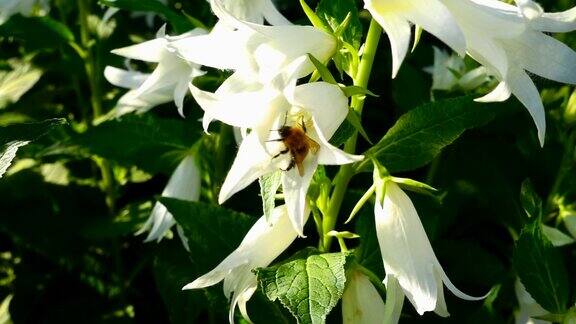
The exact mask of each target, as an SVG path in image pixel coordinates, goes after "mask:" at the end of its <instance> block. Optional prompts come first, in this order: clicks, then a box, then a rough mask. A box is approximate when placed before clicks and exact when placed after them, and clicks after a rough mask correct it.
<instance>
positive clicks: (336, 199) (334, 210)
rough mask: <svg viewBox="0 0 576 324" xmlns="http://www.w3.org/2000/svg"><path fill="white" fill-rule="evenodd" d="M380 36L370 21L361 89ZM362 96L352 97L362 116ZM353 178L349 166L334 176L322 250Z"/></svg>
mask: <svg viewBox="0 0 576 324" xmlns="http://www.w3.org/2000/svg"><path fill="white" fill-rule="evenodd" d="M380 35H382V28H381V27H380V25H378V23H377V22H376V21H375V20H374V19H372V20H371V21H370V27H369V29H368V35H367V36H366V42H365V43H364V54H363V55H362V59H361V60H360V66H359V68H358V73H357V74H356V77H355V78H354V85H355V86H358V87H362V88H367V87H368V81H369V80H370V74H371V73H372V65H373V64H374V57H375V56H376V50H377V48H378V42H379V41H380ZM364 101H365V97H364V96H354V97H352V105H351V107H352V109H353V110H354V111H355V112H356V113H358V114H359V115H361V114H362V109H363V108H364ZM357 139H358V132H355V133H354V135H352V137H350V139H349V140H348V141H347V142H346V144H345V145H344V150H345V151H346V152H348V153H354V152H355V151H356V141H357ZM353 176H354V169H353V167H352V165H351V164H346V165H343V166H341V167H340V170H339V171H338V174H337V175H336V177H335V179H334V182H335V186H334V191H333V192H332V196H331V197H330V202H329V209H328V212H327V214H326V215H324V219H323V222H322V225H323V226H322V230H323V235H322V244H321V246H322V250H323V251H328V250H330V244H331V243H332V237H331V236H328V235H327V234H328V233H329V232H330V231H332V230H333V229H334V227H335V226H336V221H337V220H338V214H339V213H340V208H341V207H342V201H343V200H344V196H345V194H346V191H347V190H348V184H349V183H350V179H352V177H353Z"/></svg>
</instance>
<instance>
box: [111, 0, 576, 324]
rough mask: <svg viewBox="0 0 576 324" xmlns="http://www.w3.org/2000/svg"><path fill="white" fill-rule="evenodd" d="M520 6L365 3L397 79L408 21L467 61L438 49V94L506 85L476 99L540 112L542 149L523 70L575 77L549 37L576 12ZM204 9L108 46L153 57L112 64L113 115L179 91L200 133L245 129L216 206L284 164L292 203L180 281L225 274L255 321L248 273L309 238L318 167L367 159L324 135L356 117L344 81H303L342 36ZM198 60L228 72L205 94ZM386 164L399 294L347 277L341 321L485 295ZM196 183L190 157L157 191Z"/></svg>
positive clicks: (265, 7)
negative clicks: (459, 275)
mask: <svg viewBox="0 0 576 324" xmlns="http://www.w3.org/2000/svg"><path fill="white" fill-rule="evenodd" d="M516 3H517V5H516V6H514V5H509V4H506V3H503V2H500V1H497V0H365V8H366V9H367V10H368V11H369V12H370V13H371V14H372V17H373V19H374V20H375V21H376V22H377V23H378V24H380V25H381V26H382V28H383V29H384V31H385V32H386V34H387V35H388V38H389V40H390V43H391V49H392V57H393V61H392V66H393V72H392V74H393V77H394V76H396V75H397V73H398V71H399V70H400V67H401V64H402V62H403V60H404V59H405V57H406V55H407V53H408V49H409V45H410V40H411V36H412V31H411V28H412V27H411V24H415V25H418V26H420V27H422V28H423V29H424V30H426V31H428V32H430V33H431V34H433V35H435V36H436V37H437V38H439V39H440V40H441V41H442V42H444V43H445V44H446V45H448V46H449V47H450V48H452V49H453V50H454V51H455V52H456V53H457V54H458V55H460V57H458V56H450V55H448V54H447V53H446V52H444V51H443V50H440V49H435V63H434V66H433V67H431V69H430V70H429V71H430V72H431V73H432V74H433V78H434V85H433V89H437V90H452V89H454V88H455V87H460V88H462V89H464V90H469V89H474V88H477V87H479V86H480V85H483V84H485V83H486V82H487V81H488V80H489V78H490V77H492V78H495V79H496V80H497V81H498V82H499V84H498V86H497V87H496V88H495V89H494V90H493V91H492V92H490V93H489V94H487V95H485V96H483V97H481V98H478V99H477V101H483V102H492V101H503V100H506V99H508V98H509V97H510V96H511V95H512V94H513V95H514V96H516V97H517V98H518V99H519V100H520V102H522V103H523V104H524V106H525V107H526V108H527V109H528V111H529V113H530V114H531V116H532V118H533V119H534V122H535V124H536V126H537V130H538V137H539V139H540V142H541V144H542V145H543V144H544V135H545V129H546V123H545V113H544V107H543V104H542V101H541V99H540V95H539V93H538V90H537V89H536V87H535V85H534V83H533V81H532V80H531V79H530V77H529V76H528V72H530V73H534V74H536V75H540V76H542V77H545V78H548V79H551V80H555V81H559V82H564V83H570V84H576V73H574V71H576V53H575V52H574V51H572V50H571V49H570V48H568V47H567V46H566V45H564V44H563V43H561V42H560V41H558V40H556V39H554V38H552V37H551V36H549V35H547V34H546V33H550V32H567V31H571V30H574V29H576V11H575V9H572V10H569V11H566V12H562V13H554V14H550V13H545V12H544V11H543V10H542V8H541V7H540V6H539V5H537V4H536V3H534V2H532V1H530V0H524V1H520V0H517V1H516ZM210 5H211V8H212V10H213V12H214V14H215V15H216V16H217V17H218V19H219V21H218V23H217V24H216V25H215V26H214V27H213V29H212V30H210V31H208V30H204V29H201V28H197V29H194V30H191V31H190V32H187V33H184V34H181V35H177V36H167V35H166V32H165V28H164V27H163V28H162V29H161V30H160V31H159V32H158V35H157V38H156V39H153V40H150V41H147V42H144V43H141V44H137V45H133V46H129V47H125V48H120V49H116V50H114V51H113V53H114V54H117V55H120V56H123V57H125V58H127V59H130V60H141V61H145V62H150V63H155V64H157V65H156V68H155V69H154V71H153V72H152V73H149V74H147V73H141V72H138V71H133V70H131V69H128V70H123V69H119V68H116V67H108V68H107V69H106V71H105V76H106V78H107V79H108V80H109V81H110V83H112V84H114V85H117V86H120V87H124V88H127V89H130V90H129V91H128V92H127V93H126V94H125V95H124V96H123V97H122V98H121V99H120V100H119V102H118V106H117V107H116V109H115V111H114V115H116V116H119V115H122V114H125V113H128V112H134V111H136V112H144V111H147V110H149V109H151V108H153V107H155V106H157V105H159V104H162V103H167V102H171V101H174V103H175V105H176V107H177V108H178V111H179V112H180V114H181V115H184V109H183V108H184V100H185V96H186V95H188V94H191V95H192V97H193V98H194V100H195V101H196V102H197V104H198V105H199V106H200V107H201V109H202V110H203V112H204V117H203V119H202V123H203V127H204V130H205V132H206V133H208V132H209V127H210V124H211V122H213V121H215V120H217V121H220V122H222V123H224V124H227V125H230V126H233V127H235V128H236V129H238V130H239V131H240V132H241V134H242V139H241V144H240V145H239V149H238V153H237V155H236V158H235V160H234V162H233V164H232V167H231V169H230V170H229V172H228V175H227V176H226V179H225V181H224V183H223V184H222V187H221V189H220V192H219V198H218V201H219V203H220V204H222V203H224V202H225V201H227V200H228V199H229V198H230V197H231V196H233V195H234V194H236V193H237V192H239V191H241V190H242V189H244V188H246V187H247V186H249V185H250V184H251V183H253V182H254V181H255V180H257V179H259V178H261V177H264V176H267V175H269V174H271V173H277V172H280V178H281V180H280V184H281V188H282V194H283V195H282V197H283V199H284V203H285V205H283V206H281V207H277V208H276V209H275V210H274V211H273V213H272V217H270V218H269V219H268V220H267V219H266V217H262V218H261V219H259V220H258V221H257V222H256V224H255V225H254V226H253V227H252V229H251V230H250V231H249V232H248V234H247V235H246V237H245V239H244V240H243V241H242V243H241V244H240V246H239V247H238V248H237V249H236V250H235V251H234V252H233V253H232V254H230V256H228V257H227V258H226V259H225V260H224V261H222V263H220V264H219V265H218V266H217V267H216V268H215V269H214V270H212V271H211V272H209V273H207V274H206V275H204V276H202V277H200V278H198V279H196V280H195V281H194V282H192V283H190V284H189V285H187V286H186V287H184V288H185V289H197V288H203V287H207V286H211V285H214V284H216V283H218V282H220V281H222V280H224V292H225V294H226V295H227V296H230V295H231V296H232V297H231V299H232V302H231V310H230V321H231V322H233V315H234V310H235V308H236V306H237V305H238V306H239V308H240V310H241V313H242V315H243V316H244V317H245V318H246V319H248V315H247V311H246V302H247V300H248V299H249V298H250V297H251V296H252V294H253V293H254V291H255V289H256V277H255V275H254V274H253V273H252V270H253V269H254V268H257V267H265V266H268V265H269V264H270V263H271V262H272V261H273V260H274V259H275V258H276V257H278V256H279V255H280V254H281V253H282V252H283V251H284V250H285V249H286V248H287V247H288V246H289V245H290V244H291V243H292V242H293V241H294V240H295V239H296V238H297V237H298V236H300V237H304V236H305V234H304V228H305V224H306V221H307V219H308V215H309V213H310V209H311V208H312V207H311V206H310V204H309V197H308V190H309V187H310V185H311V182H312V179H313V176H314V174H315V172H316V170H317V168H318V166H319V165H348V164H353V163H355V162H358V161H361V160H363V159H364V158H365V157H364V156H362V155H355V154H354V152H351V151H345V150H342V149H340V148H339V147H336V146H334V145H332V144H331V143H330V139H331V138H332V137H333V135H334V134H335V133H336V131H337V130H338V128H339V127H340V126H341V125H342V123H343V122H344V121H345V120H346V118H347V116H349V114H350V113H351V111H350V108H349V107H350V98H349V97H350V95H347V94H346V92H345V91H344V87H343V86H341V85H339V84H335V83H334V82H327V81H328V80H327V79H326V78H324V79H323V81H317V80H318V79H317V78H314V77H312V78H311V81H309V82H303V81H302V80H303V78H305V77H308V76H310V75H311V74H312V73H314V72H315V71H316V70H317V69H319V68H318V65H317V62H316V61H318V62H321V63H325V62H330V60H331V59H332V58H333V57H334V56H335V55H336V54H337V52H338V51H339V50H340V46H341V41H340V40H339V39H338V37H337V36H336V35H335V34H333V33H330V32H327V31H326V30H324V29H320V28H317V27H313V26H300V25H293V24H291V23H290V22H289V21H288V20H287V19H286V18H285V17H283V16H282V15H281V14H280V13H279V12H278V10H277V9H276V8H275V7H274V5H273V3H272V2H271V0H252V1H248V0H245V1H223V0H211V1H210ZM265 21H266V22H268V23H269V25H265V24H264V22H265ZM466 54H468V55H469V56H470V57H472V58H473V59H474V60H476V61H477V62H478V63H479V64H480V65H481V66H480V67H478V68H476V69H474V70H472V71H467V70H466V68H465V66H464V63H463V61H462V57H463V56H465V55H466ZM203 67H205V68H204V69H205V70H206V68H214V69H219V70H226V71H231V75H230V76H229V77H228V78H226V80H225V81H223V82H222V83H221V84H220V86H219V87H218V88H217V89H216V90H215V91H214V92H209V91H205V90H203V89H200V88H199V87H197V86H196V85H194V84H193V83H192V82H193V81H194V79H195V78H198V77H200V76H202V75H203V74H204V73H205V72H204V71H203ZM456 73H457V74H459V75H456ZM352 77H353V78H354V76H352ZM380 162H381V163H382V164H386V161H380ZM383 170H384V169H383V167H381V166H380V164H379V163H378V162H375V168H374V185H373V187H372V188H373V189H372V190H371V191H370V193H372V192H375V193H376V202H375V204H374V216H375V224H376V232H377V237H378V241H379V243H380V250H381V254H382V260H383V264H384V268H385V271H386V278H385V279H384V283H385V285H386V286H387V288H388V289H389V290H397V293H395V294H389V296H394V297H393V299H395V300H392V299H391V298H392V297H390V298H389V299H388V300H387V302H386V304H387V305H386V306H385V305H384V302H383V301H382V300H381V299H380V297H379V294H378V291H377V290H376V288H374V287H373V285H372V284H371V283H370V282H369V280H368V279H367V277H366V276H365V275H363V274H362V273H360V272H358V271H356V272H352V273H351V274H350V275H349V283H348V285H347V288H346V291H345V293H344V298H343V303H344V305H343V316H344V318H345V321H346V322H349V323H353V322H366V323H368V322H374V321H376V320H377V319H379V318H380V315H379V313H386V314H387V318H388V319H389V320H391V321H397V320H398V318H399V312H400V310H401V307H402V301H403V299H404V296H406V297H408V299H409V301H410V302H411V303H412V304H413V305H414V308H415V309H416V311H417V312H418V313H419V314H421V315H422V314H423V313H424V312H428V311H434V312H436V313H437V314H438V315H441V316H448V311H447V307H446V304H445V301H444V292H443V286H444V285H446V286H447V288H448V289H449V290H450V291H451V292H453V293H454V294H455V295H456V296H458V297H460V298H463V299H467V300H478V299H481V298H483V297H480V298H476V297H471V296H468V295H466V294H464V293H462V292H461V291H460V290H458V289H457V288H456V287H455V286H454V285H453V284H452V283H451V282H450V280H449V279H448V277H447V275H446V273H445V272H444V270H443V269H442V267H441V265H440V263H439V261H438V259H437V258H436V256H435V254H434V251H433V250H432V246H431V244H430V242H429V240H428V238H427V235H426V232H425V230H424V228H423V226H422V223H421V222H420V219H419V216H418V213H417V211H416V209H415V207H414V205H413V204H412V202H411V200H410V198H409V197H408V196H407V195H406V193H405V192H404V191H403V190H402V188H408V189H409V188H410V187H411V186H413V185H414V183H408V185H407V182H406V181H404V180H403V179H399V178H395V177H392V176H390V175H389V174H387V172H385V171H383ZM199 188H200V176H199V171H198V169H197V167H196V166H195V162H194V161H193V158H191V157H187V158H186V159H184V160H183V161H182V164H181V165H180V166H179V167H178V168H177V169H176V171H175V173H174V176H173V178H172V179H171V180H170V182H169V184H168V186H167V188H166V191H165V192H164V193H163V194H164V195H165V196H169V197H176V198H182V199H190V200H198V199H199ZM274 193H275V192H274ZM331 208H332V206H328V209H331ZM174 223H175V221H174V220H173V218H172V217H171V215H170V214H169V213H168V212H167V210H166V209H165V208H164V207H163V206H162V205H160V204H158V205H156V207H155V208H154V211H153V215H152V216H151V218H150V220H149V222H148V223H147V225H146V228H150V227H151V228H152V230H151V232H150V234H149V236H148V238H147V240H159V239H160V238H161V237H162V236H163V235H164V232H165V231H166V230H167V229H168V228H169V227H171V226H172V225H173V224H174ZM394 287H396V289H394ZM390 305H394V306H390ZM398 305H399V306H398ZM385 308H388V309H387V310H385ZM366 312H368V313H366Z"/></svg>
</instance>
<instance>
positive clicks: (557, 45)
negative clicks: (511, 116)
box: [442, 0, 576, 145]
mask: <svg viewBox="0 0 576 324" xmlns="http://www.w3.org/2000/svg"><path fill="white" fill-rule="evenodd" d="M442 2H443V3H444V4H445V5H446V7H447V8H448V9H449V10H450V12H452V15H453V16H454V18H455V19H456V21H457V22H458V25H459V26H460V28H461V30H462V31H463V33H464V35H465V37H466V45H467V51H468V54H469V55H470V56H471V57H472V58H474V59H475V60H477V61H478V62H480V63H481V64H482V65H484V66H485V67H486V68H487V69H488V72H489V73H490V74H493V75H495V77H496V78H497V79H498V80H499V81H500V84H499V85H498V86H497V87H496V88H495V89H494V90H493V91H492V92H491V93H489V94H488V95H486V96H484V97H482V98H479V99H477V100H478V101H482V102H492V101H504V100H506V99H508V98H509V97H510V95H511V94H513V95H514V96H516V97H517V98H518V100H520V102H522V104H523V105H524V106H525V107H526V108H527V109H528V111H529V113H530V115H531V116H532V119H534V122H535V124H536V127H537V129H538V138H539V139H540V143H541V145H543V144H544V135H545V132H546V120H545V112H544V106H543V105H542V100H541V99H540V94H539V92H538V89H537V88H536V86H535V85H534V82H533V81H532V80H531V78H530V77H529V76H528V74H527V72H526V71H528V72H530V73H534V74H536V75H539V76H542V77H544V78H547V79H550V80H554V81H558V82H563V83H569V84H576V73H574V71H576V52H574V51H573V50H572V49H570V48H569V47H568V46H566V45H565V44H563V43H562V42H560V41H559V40H556V39H554V38H553V37H551V36H549V35H547V34H545V33H553V32H567V31H571V30H574V29H576V8H573V9H571V10H569V11H565V12H562V13H552V14H549V13H544V12H543V10H542V9H541V8H540V6H538V5H537V4H536V3H534V2H533V1H530V0H523V1H517V3H520V7H516V6H514V5H509V4H506V3H504V2H501V1H498V0H473V1H472V0H464V1H463V0H442Z"/></svg>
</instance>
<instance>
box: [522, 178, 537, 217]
mask: <svg viewBox="0 0 576 324" xmlns="http://www.w3.org/2000/svg"><path fill="white" fill-rule="evenodd" d="M520 202H521V203H522V207H523V208H524V211H525V212H526V214H527V215H528V217H532V218H536V217H541V216H542V199H541V198H540V197H539V196H538V194H537V193H536V191H534V187H533V186H532V182H531V181H530V179H526V180H525V181H524V182H522V188H521V189H520Z"/></svg>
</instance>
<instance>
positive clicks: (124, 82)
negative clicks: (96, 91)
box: [104, 66, 150, 89]
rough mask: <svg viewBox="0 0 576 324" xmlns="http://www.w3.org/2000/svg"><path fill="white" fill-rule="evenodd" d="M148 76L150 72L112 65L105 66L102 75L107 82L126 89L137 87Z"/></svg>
mask: <svg viewBox="0 0 576 324" xmlns="http://www.w3.org/2000/svg"><path fill="white" fill-rule="evenodd" d="M149 76H150V74H147V73H141V72H136V71H127V70H122V69H118V68H115V67H113V66H107V67H106V68H105V69H104V77H105V78H106V80H108V82H110V83H111V84H113V85H115V86H117V87H122V88H127V89H136V88H138V87H139V86H141V85H142V83H144V81H146V79H147V78H148V77H149Z"/></svg>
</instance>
